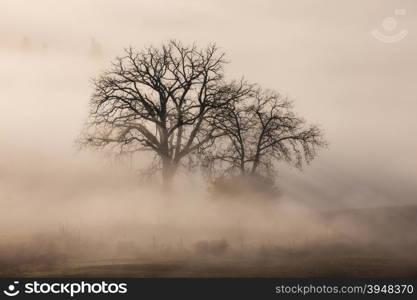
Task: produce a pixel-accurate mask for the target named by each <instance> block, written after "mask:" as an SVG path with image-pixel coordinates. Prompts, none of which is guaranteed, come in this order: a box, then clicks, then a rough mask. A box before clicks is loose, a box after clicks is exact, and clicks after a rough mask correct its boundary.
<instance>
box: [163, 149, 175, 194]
mask: <svg viewBox="0 0 417 300" xmlns="http://www.w3.org/2000/svg"><path fill="white" fill-rule="evenodd" d="M176 171H177V165H176V164H175V163H173V162H172V160H171V159H170V158H169V157H163V158H162V188H163V190H165V191H169V190H170V189H171V186H172V181H173V179H174V175H175V173H176Z"/></svg>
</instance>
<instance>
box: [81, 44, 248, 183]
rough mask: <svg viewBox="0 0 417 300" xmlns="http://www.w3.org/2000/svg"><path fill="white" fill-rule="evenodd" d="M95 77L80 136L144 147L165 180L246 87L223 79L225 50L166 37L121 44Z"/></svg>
mask: <svg viewBox="0 0 417 300" xmlns="http://www.w3.org/2000/svg"><path fill="white" fill-rule="evenodd" d="M125 52H126V53H125V56H123V57H119V58H117V59H116V61H115V62H114V63H113V64H112V67H111V69H110V70H108V71H106V72H104V73H103V74H102V75H101V76H99V77H98V78H97V79H96V80H94V87H95V90H94V94H93V95H92V97H91V101H90V114H89V119H88V122H87V126H86V128H85V130H84V131H83V133H82V137H81V139H80V142H81V144H82V145H84V146H93V147H99V148H104V147H117V149H118V151H120V153H128V152H137V151H147V152H150V153H152V155H153V156H154V161H155V162H156V164H154V165H152V166H151V169H150V171H156V170H158V169H161V170H162V178H163V182H164V184H165V186H169V184H170V182H171V180H172V178H173V176H174V174H175V173H176V171H177V169H178V166H179V165H180V164H181V163H184V157H187V156H188V155H191V154H193V153H196V152H198V151H202V150H203V149H204V148H206V147H209V146H211V145H212V144H213V143H214V140H215V139H216V138H217V137H219V136H221V135H222V134H224V133H223V132H221V131H220V130H219V128H218V127H217V126H214V125H215V121H214V120H215V119H216V115H217V114H218V113H219V112H221V109H220V108H221V107H223V106H225V105H227V104H228V103H230V102H231V101H233V100H237V99H239V98H241V97H242V96H243V95H245V94H247V93H248V92H249V90H250V89H249V87H248V86H247V85H246V84H245V83H244V82H242V81H241V82H229V83H227V82H225V80H224V73H223V65H224V64H225V60H224V53H222V52H220V51H219V49H218V48H217V47H216V46H215V45H210V46H208V47H206V48H205V49H199V48H197V47H196V46H195V45H193V46H184V45H182V44H181V43H180V42H177V41H169V42H168V43H166V44H164V45H162V47H160V48H156V47H149V48H147V49H145V50H143V51H140V52H137V51H135V50H134V49H132V48H129V49H127V50H126V51H125Z"/></svg>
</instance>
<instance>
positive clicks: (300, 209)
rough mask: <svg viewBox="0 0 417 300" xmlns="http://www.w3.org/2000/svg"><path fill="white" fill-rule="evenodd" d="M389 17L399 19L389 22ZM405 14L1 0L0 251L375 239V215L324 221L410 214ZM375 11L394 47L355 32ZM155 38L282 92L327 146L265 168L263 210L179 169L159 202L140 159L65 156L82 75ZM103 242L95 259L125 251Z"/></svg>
mask: <svg viewBox="0 0 417 300" xmlns="http://www.w3.org/2000/svg"><path fill="white" fill-rule="evenodd" d="M398 8H401V9H404V10H405V11H406V14H405V15H401V16H395V15H394V10H395V9H398ZM416 13H417V5H416V3H415V2H414V1H412V0H410V1H376V0H375V1H371V0H368V1H343V2H342V1H326V0H319V1H308V0H299V1H289V0H288V1H272V0H271V1H256V3H255V2H254V1H228V2H227V3H225V2H224V1H223V2H222V1H210V2H209V1H180V0H177V1H130V0H129V1H123V2H120V1H115V0H106V1H98V0H94V1H92V0H89V1H81V0H76V1H65V2H63V1H60V2H59V3H58V2H57V1H52V0H49V1H48V0H38V1H33V3H32V2H31V3H28V2H27V1H20V0H13V1H12V0H1V1H0V65H1V71H0V104H1V110H0V120H1V126H0V140H1V141H2V143H1V144H2V146H1V148H0V207H1V209H0V227H1V231H0V236H1V237H2V241H3V242H2V244H1V245H2V247H1V248H2V249H3V250H4V249H7V248H8V247H9V246H10V247H12V246H11V245H14V246H13V247H21V244H20V243H22V242H24V241H29V240H30V241H32V242H33V241H34V240H35V241H36V240H38V241H39V235H45V236H47V237H51V236H52V237H54V236H56V235H58V236H62V234H63V232H70V233H71V234H72V235H77V234H78V236H79V238H80V239H85V240H86V241H89V243H90V242H91V243H93V241H95V240H100V241H101V242H103V241H106V242H104V244H108V245H110V244H111V245H113V246H114V245H118V244H120V243H123V242H130V243H133V244H134V245H135V247H142V248H143V249H148V250H149V249H150V251H152V249H155V248H158V247H159V248H158V249H162V248H163V247H165V248H167V247H168V248H169V247H171V248H172V249H174V248H175V249H177V248H178V247H184V248H186V249H198V246H196V243H198V242H199V241H204V240H213V241H215V240H217V241H221V240H223V239H224V240H226V241H227V243H228V244H229V245H230V246H229V247H230V248H231V249H234V250H236V249H241V250H242V249H253V248H251V247H255V246H256V247H261V246H265V245H271V244H273V245H279V246H280V247H284V248H285V247H287V248H288V247H293V248H294V247H296V246H294V245H299V244H303V245H304V243H306V241H307V240H308V241H310V240H319V241H323V240H326V239H332V238H334V237H336V236H337V237H340V235H341V234H343V236H346V235H347V236H348V237H349V239H350V238H354V239H355V241H360V242H362V241H364V240H366V241H370V240H377V239H378V238H379V237H380V235H379V234H380V233H381V232H380V231H378V232H377V231H375V230H376V229H375V228H376V227H378V226H379V225H381V224H382V227H383V228H385V227H384V225H387V226H386V227H387V228H389V227H390V226H392V220H399V219H401V217H399V216H401V214H399V215H396V216H395V218H394V219H392V216H388V215H386V216H384V213H382V211H378V210H377V212H376V213H375V214H376V215H377V216H378V220H382V221H381V222H382V223H378V222H379V221H378V222H377V224H378V226H376V225H375V224H372V225H369V224H367V225H363V224H362V223H360V222H359V221H358V219H356V217H349V216H348V217H344V218H341V219H338V218H334V217H333V215H332V214H335V215H337V214H338V213H339V212H344V211H361V210H363V209H370V208H379V207H382V208H386V207H393V206H405V207H412V208H413V207H414V206H413V205H417V199H416V197H415V195H416V192H417V171H416V165H417V164H416V163H417V160H416V151H417V139H416V138H415V132H416V129H417V121H416V118H415V111H417V104H416V102H415V95H416V94H417V86H416V85H415V83H414V79H415V77H416V75H417V58H416V57H415V55H413V54H414V53H416V50H417V40H416V39H415V33H416V32H417V23H416V22H417V21H416V20H417V18H416ZM389 16H392V17H395V18H396V20H397V21H398V28H399V29H406V30H407V31H408V35H407V36H406V37H405V38H404V39H403V40H401V41H398V42H396V43H383V42H381V41H378V40H377V39H375V38H374V37H373V36H372V35H371V31H372V30H374V29H381V22H382V20H383V19H384V18H385V17H389ZM171 38H175V39H178V40H181V41H183V42H184V43H193V42H196V43H197V45H200V46H204V45H206V44H208V43H210V42H216V43H217V45H218V46H220V47H221V48H222V49H223V50H224V51H225V52H226V54H227V59H228V60H229V61H230V63H229V64H228V65H227V67H226V76H227V78H228V79H233V78H240V77H241V76H244V77H245V78H246V79H248V80H249V81H251V82H257V83H259V84H261V85H262V86H265V87H268V88H272V89H276V90H279V91H281V92H283V93H285V94H287V95H289V96H290V97H291V98H293V99H294V100H295V109H296V111H297V112H299V113H300V114H301V115H302V116H304V117H305V118H306V119H307V120H308V121H309V122H312V123H315V124H320V126H321V128H323V129H324V131H325V134H326V139H327V140H328V141H329V147H328V149H325V150H323V151H321V152H320V155H319V156H318V158H317V159H315V160H314V161H313V163H312V164H311V165H310V166H306V167H305V169H304V171H299V170H297V169H292V168H289V167H288V166H286V165H285V164H282V166H281V165H280V168H279V177H278V180H277V182H278V187H279V189H280V193H279V195H276V197H275V198H274V199H273V200H270V201H262V200H261V199H260V197H259V195H257V194H256V193H254V194H253V195H252V194H251V195H248V196H247V198H248V199H237V200H236V199H217V198H216V197H213V195H211V194H210V193H209V190H208V189H207V186H206V183H205V182H204V179H202V178H197V177H195V176H188V175H187V174H181V176H179V178H178V179H177V184H176V186H175V192H173V193H172V194H171V195H170V196H167V195H165V194H163V193H162V192H161V191H159V185H158V182H151V183H146V184H144V183H143V182H140V180H139V178H138V173H137V170H136V169H135V167H136V166H138V165H139V166H140V165H143V164H145V163H146V159H145V158H143V157H140V156H138V157H135V158H134V161H133V163H132V162H131V161H128V160H124V161H119V160H117V159H114V158H111V157H110V156H108V155H106V154H104V153H100V152H90V151H79V149H78V146H77V145H76V143H75V140H76V139H77V137H78V135H79V133H80V130H81V128H82V126H83V124H84V122H85V121H86V118H87V112H88V100H89V97H90V95H91V93H92V85H91V81H90V80H91V78H94V77H95V76H97V75H98V74H99V73H100V72H101V71H102V70H104V69H105V68H106V67H107V66H109V64H110V62H111V60H112V59H113V58H114V57H116V56H117V55H121V54H122V51H123V48H125V47H127V46H130V45H132V46H134V47H136V48H137V49H140V48H143V47H145V46H149V45H157V46H158V45H160V44H161V43H163V42H165V41H166V40H167V39H171ZM94 45H98V47H99V48H100V49H101V51H100V52H99V53H96V55H93V54H94V53H92V51H94ZM229 200H230V201H229ZM413 209H414V208H413ZM388 210H389V209H388ZM384 211H385V210H384ZM385 213H386V212H385ZM328 214H331V215H332V217H331V218H328V217H327V216H328ZM360 218H361V220H362V219H366V220H368V219H369V218H368V217H360ZM411 218H413V217H411ZM414 218H415V216H414ZM385 221H386V222H385ZM384 222H385V223H384ZM410 222H411V223H410V224H411V226H413V225H414V226H415V225H416V224H415V223H412V221H410ZM410 224H409V223H407V222H405V223H404V224H400V225H398V226H399V230H403V229H404V228H408V229H410V227H409V226H410ZM414 228H415V227H414ZM412 229H413V228H411V230H412ZM378 230H381V228H379V229H378ZM404 239H405V240H407V239H408V236H407V235H406V234H405V233H404ZM86 243H87V242H86ZM19 245H20V246H19ZM122 245H123V244H122ZM157 245H159V246H157ZM162 245H164V246H162ZM413 245H414V244H413ZM113 246H111V247H110V246H109V249H110V248H111V249H113V250H108V251H109V252H106V253H103V257H117V256H120V255H128V254H129V253H128V252H129V251H128V250H126V249H127V248H129V247H123V246H122V248H123V250H120V248H117V247H116V246H114V247H116V248H114V247H113ZM28 247H29V248H30V246H28ZM91 247H93V248H94V247H95V246H91ZM196 247H197V248H196ZM105 248H106V247H102V249H105ZM142 248H141V249H142ZM165 248H164V249H165ZM200 248H201V247H200ZM203 248H204V247H203ZM388 248H390V247H388ZM388 248H387V249H388ZM391 248H392V247H391ZM106 249H107V248H106ZM114 249H116V250H114ZM117 249H119V250H117ZM135 249H136V248H135ZM3 250H2V251H3ZM4 251H6V250H4ZM103 251H104V252H105V250H103ZM106 251H107V250H106ZM112 251H113V252H112ZM132 251H133V250H132ZM190 251H191V250H190ZM196 251H197V250H196ZM236 251H237V250H236ZM242 251H243V250H242ZM6 252H7V251H6ZM93 252H94V251H93ZM130 254H131V253H130ZM80 255H81V254H80ZM83 255H84V254H83ZM85 255H87V254H85ZM91 255H92V253H90V252H89V253H88V255H87V256H91ZM92 256H94V255H92Z"/></svg>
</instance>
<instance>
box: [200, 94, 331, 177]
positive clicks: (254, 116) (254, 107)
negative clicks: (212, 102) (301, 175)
mask: <svg viewBox="0 0 417 300" xmlns="http://www.w3.org/2000/svg"><path fill="white" fill-rule="evenodd" d="M215 126H216V127H217V129H218V131H219V132H220V133H221V134H220V135H221V136H222V137H221V138H219V139H218V140H217V141H216V143H215V147H214V148H215V150H213V149H212V150H211V151H210V152H208V153H206V154H205V158H204V159H205V167H206V170H208V173H209V174H210V176H212V177H216V176H224V175H231V174H233V175H239V176H247V177H251V178H254V177H257V178H259V177H261V178H265V179H271V178H274V176H275V174H276V169H275V167H276V163H275V162H277V161H286V162H288V163H290V164H292V165H294V166H295V167H297V168H301V167H302V165H303V162H307V163H309V162H310V161H311V160H312V159H314V157H315V156H316V154H317V149H318V148H320V147H323V146H325V145H326V141H325V140H324V138H323V133H322V131H321V130H320V129H319V127H317V126H315V125H308V124H306V122H305V120H304V119H302V118H300V117H299V116H297V115H296V114H295V113H294V112H293V105H292V103H291V101H289V100H288V99H287V98H286V97H284V96H282V95H281V94H279V93H277V92H275V91H271V90H263V89H261V88H260V87H253V89H252V91H251V93H250V94H247V95H246V96H245V97H240V98H238V99H234V100H233V101H231V102H230V103H229V104H228V105H227V106H224V107H222V109H221V113H219V114H217V116H216V122H215Z"/></svg>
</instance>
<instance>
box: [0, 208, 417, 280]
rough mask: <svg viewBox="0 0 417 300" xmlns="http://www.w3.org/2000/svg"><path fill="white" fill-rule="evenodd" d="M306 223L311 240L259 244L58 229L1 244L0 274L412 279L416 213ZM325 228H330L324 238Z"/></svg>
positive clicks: (237, 234)
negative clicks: (412, 229)
mask: <svg viewBox="0 0 417 300" xmlns="http://www.w3.org/2000/svg"><path fill="white" fill-rule="evenodd" d="M304 217H306V218H308V220H307V222H312V223H311V224H308V223H305V224H302V225H301V226H305V227H309V226H314V227H315V228H314V229H313V231H311V233H310V236H309V235H303V234H302V233H300V232H296V231H294V229H291V230H289V229H287V231H288V232H285V231H284V232H280V233H279V232H278V233H277V234H276V235H274V234H267V236H268V238H265V237H263V238H261V239H259V236H258V237H257V239H255V238H254V236H252V237H251V235H253V234H255V235H259V234H262V233H261V231H258V230H257V229H255V228H252V232H250V231H251V230H249V231H248V232H244V231H242V230H243V228H241V231H236V228H234V231H233V230H232V229H231V228H230V227H229V228H227V229H225V228H223V232H222V233H221V234H222V236H223V237H222V238H217V239H215V238H214V237H215V236H218V235H217V233H214V232H213V233H212V237H211V238H207V239H198V236H199V235H198V234H196V233H195V232H194V233H192V232H190V230H189V229H188V233H187V232H186V231H183V230H181V229H180V228H172V226H173V224H171V225H169V224H166V226H161V225H159V226H156V225H148V227H144V226H143V225H142V226H141V228H137V229H135V228H130V229H129V228H116V227H115V228H113V229H112V230H107V232H101V231H100V229H99V228H96V229H95V233H94V234H90V235H89V234H87V233H85V232H82V231H79V230H76V229H75V228H73V229H71V227H69V226H68V228H67V227H65V226H61V227H60V228H56V231H55V230H52V231H50V233H47V234H38V235H32V236H31V237H27V238H22V240H20V241H16V240H15V241H13V242H9V243H7V242H6V241H4V240H1V241H0V276H2V277H12V276H18V277H21V276H28V277H34V276H35V277H36V276H41V277H48V276H51V277H57V276H59V277H61V276H62V277H337V278H343V277H350V278H352V277H355V278H358V277H416V276H417V258H416V255H415V254H416V250H417V237H416V236H415V232H414V231H409V229H410V228H413V227H415V226H416V225H417V207H415V206H409V207H385V208H373V209H364V210H351V211H340V212H334V213H330V214H329V213H324V214H321V215H316V216H314V217H313V216H311V215H310V216H308V217H307V216H304ZM318 222H320V223H318ZM278 224H279V223H278ZM353 224H355V225H353ZM229 225H231V224H229ZM255 226H256V225H254V227H255ZM321 226H323V227H321ZM327 226H331V227H332V229H329V230H328V231H327V232H326V230H324V228H325V227H327ZM320 227H321V228H320ZM354 227H356V228H354ZM304 229H305V228H304ZM134 230H136V233H134V232H132V231H134ZM310 230H311V228H310ZM178 232H184V236H177V237H176V238H173V236H174V235H175V234H178ZM152 233H154V234H152ZM187 234H188V236H187ZM221 234H220V235H221ZM288 234H290V236H288ZM134 235H136V236H134ZM227 235H228V236H227ZM201 236H203V235H201ZM280 236H281V238H280ZM218 237H219V236H218Z"/></svg>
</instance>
